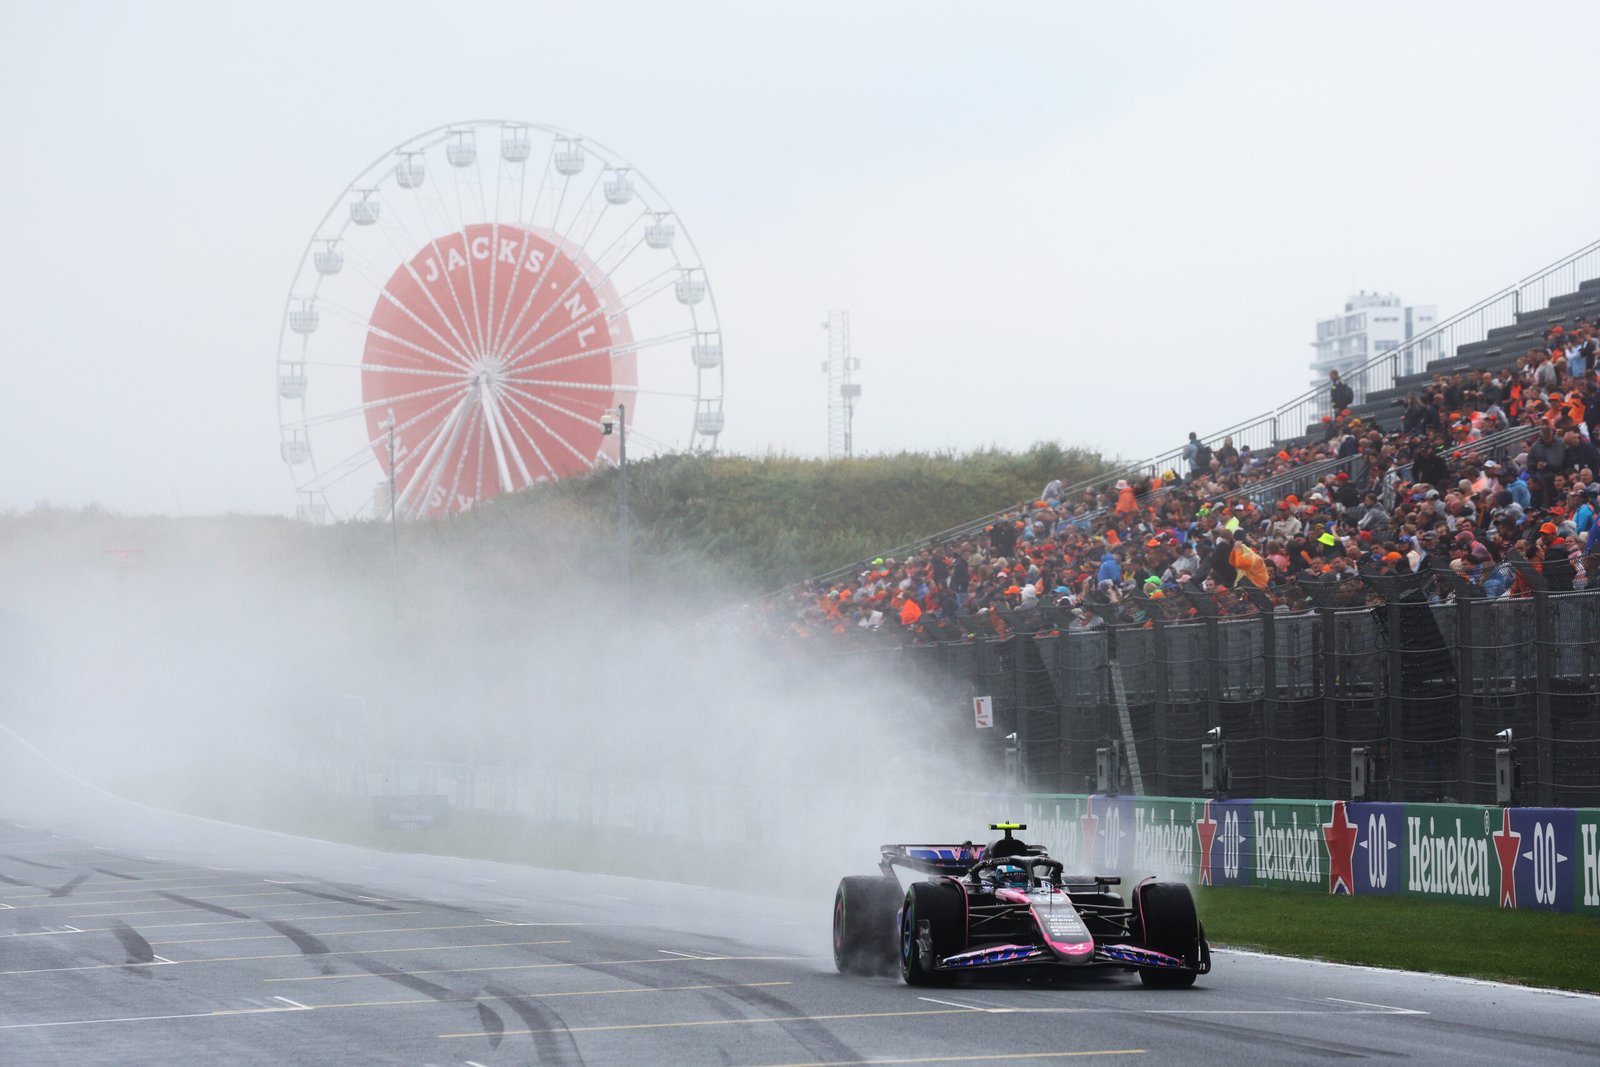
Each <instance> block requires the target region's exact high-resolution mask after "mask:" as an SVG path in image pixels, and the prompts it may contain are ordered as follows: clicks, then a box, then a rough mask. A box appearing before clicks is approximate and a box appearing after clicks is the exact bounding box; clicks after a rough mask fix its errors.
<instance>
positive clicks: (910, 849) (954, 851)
mask: <svg viewBox="0 0 1600 1067" xmlns="http://www.w3.org/2000/svg"><path fill="white" fill-rule="evenodd" d="M879 852H880V857H879V860H878V867H879V869H880V870H882V871H883V873H884V874H885V875H887V876H893V874H894V869H895V868H896V867H903V868H905V869H906V870H910V871H916V872H917V873H919V874H928V875H935V876H937V875H942V874H948V875H951V876H953V877H956V878H959V877H961V876H962V875H964V874H966V873H967V872H968V871H970V870H972V868H973V867H975V866H977V864H978V863H980V862H981V861H982V860H983V855H984V846H983V845H975V844H973V843H972V842H971V841H963V842H962V843H961V844H959V845H907V844H897V845H883V846H882V847H881V848H880V849H879ZM1027 856H1038V857H1043V858H1048V857H1049V853H1048V852H1047V851H1046V850H1045V848H1044V847H1043V846H1042V845H1029V846H1028V851H1027V852H1026V853H1019V854H1018V858H1019V859H1021V858H1024V857H1027ZM1060 884H1062V885H1065V886H1090V885H1092V886H1096V887H1099V888H1104V887H1107V886H1114V885H1121V884H1122V879H1121V878H1120V877H1118V876H1117V875H1114V874H1063V875H1062V876H1061V883H1060Z"/></svg>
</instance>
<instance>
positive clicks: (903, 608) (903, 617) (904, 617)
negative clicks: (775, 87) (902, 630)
mask: <svg viewBox="0 0 1600 1067" xmlns="http://www.w3.org/2000/svg"><path fill="white" fill-rule="evenodd" d="M920 618H922V609H921V608H920V607H918V606H917V602H916V601H915V600H913V599H911V598H910V597H906V602H905V603H904V604H901V605H900V625H901V626H910V625H911V624H912V623H914V622H916V621H917V620H918V619H920Z"/></svg>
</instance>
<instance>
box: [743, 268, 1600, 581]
mask: <svg viewBox="0 0 1600 1067" xmlns="http://www.w3.org/2000/svg"><path fill="white" fill-rule="evenodd" d="M1577 316H1585V317H1591V318H1592V317H1600V241H1595V242H1592V243H1590V244H1587V245H1585V246H1583V247H1582V248H1580V249H1578V250H1577V251H1576V252H1573V253H1571V254H1570V255H1567V256H1564V257H1562V258H1561V259H1559V260H1557V261H1556V262H1554V263H1552V264H1550V265H1549V266H1547V267H1544V268H1542V269H1540V270H1537V271H1535V272H1534V273H1532V274H1530V275H1528V276H1527V277H1526V278H1523V279H1522V280H1521V281H1519V282H1516V283H1514V284H1512V285H1509V286H1507V287H1506V288H1504V289H1501V290H1500V291H1498V292H1496V293H1493V294H1492V295H1490V296H1487V297H1485V298H1484V299H1482V300H1480V301H1478V302H1477V303H1476V304H1474V305H1472V306H1471V307H1469V308H1467V309H1466V310H1465V311H1462V312H1460V313H1459V314H1457V315H1454V316H1452V317H1451V318H1448V319H1445V320H1444V321H1443V322H1440V323H1439V324H1438V325H1436V326H1434V327H1433V328H1432V329H1430V330H1427V331H1425V332H1423V333H1419V334H1417V335H1416V336H1415V337H1413V338H1411V339H1410V340H1408V341H1406V342H1405V343H1404V344H1402V345H1400V346H1399V347H1397V348H1393V349H1390V350H1389V351H1387V352H1383V353H1380V354H1378V355H1376V356H1374V357H1373V358H1372V359H1370V360H1368V361H1367V362H1366V363H1364V364H1362V365H1361V366H1359V367H1357V368H1355V369H1354V370H1351V371H1349V372H1348V373H1346V374H1344V375H1343V379H1344V381H1345V382H1346V383H1348V384H1349V385H1350V388H1351V390H1352V391H1353V392H1354V393H1355V398H1356V399H1355V403H1354V404H1353V405H1352V407H1351V411H1352V413H1353V414H1356V415H1358V416H1361V415H1371V414H1372V413H1373V412H1378V411H1383V410H1385V409H1390V410H1395V411H1397V409H1392V408H1391V405H1392V403H1393V401H1395V400H1398V399H1403V398H1404V396H1405V393H1406V392H1407V390H1408V389H1409V388H1412V387H1414V386H1416V385H1419V384H1421V383H1423V382H1425V381H1427V380H1428V379H1429V378H1430V377H1431V376H1432V375H1433V374H1435V373H1453V372H1455V371H1458V370H1466V369H1469V368H1485V369H1490V368H1498V367H1504V366H1508V365H1510V364H1511V363H1513V362H1515V361H1516V359H1517V357H1518V356H1520V355H1522V354H1523V353H1524V352H1526V351H1527V350H1528V349H1529V348H1530V347H1538V346H1539V344H1540V342H1541V339H1542V337H1543V334H1544V331H1545V329H1546V328H1547V327H1548V326H1550V325H1554V324H1560V323H1566V322H1570V321H1571V320H1572V319H1573V318H1574V317H1577ZM1328 407H1329V401H1328V386H1327V385H1326V384H1325V383H1324V384H1319V385H1318V386H1316V387H1315V388H1313V389H1310V390H1308V391H1307V392H1305V393H1302V394H1301V395H1299V396H1297V397H1295V398H1293V399H1292V400H1289V401H1288V402H1287V403H1284V404H1280V405H1278V406H1277V407H1275V408H1272V409H1271V410H1269V411H1266V412H1264V413H1262V414H1260V415H1256V416H1254V417H1253V418H1249V419H1245V420H1244V421H1242V422H1238V423H1235V424H1234V425H1232V426H1228V427H1225V428H1224V429H1221V430H1218V431H1216V432H1215V433H1210V434H1205V435H1202V436H1201V440H1203V441H1205V442H1206V443H1207V444H1210V445H1212V446H1213V447H1215V446H1217V445H1219V444H1220V443H1221V442H1222V439H1223V438H1224V437H1232V438H1233V441H1234V444H1235V446H1237V447H1241V448H1242V447H1244V446H1245V445H1249V446H1250V449H1251V450H1252V451H1253V452H1257V453H1260V452H1262V451H1267V452H1276V451H1277V450H1278V449H1279V448H1280V447H1282V446H1283V445H1285V444H1300V443H1304V442H1306V441H1307V440H1309V439H1310V435H1311V434H1312V433H1314V432H1315V430H1316V429H1317V428H1318V426H1319V423H1320V421H1321V419H1322V416H1323V415H1326V414H1328V413H1329V410H1328ZM1528 436H1529V431H1528V430H1527V429H1526V428H1525V427H1515V426H1514V427H1510V428H1508V429H1506V430H1502V431H1499V432H1498V433H1496V434H1493V435H1491V436H1489V437H1486V438H1485V439H1484V440H1482V441H1479V442H1475V443H1474V445H1473V447H1474V449H1475V450H1477V451H1480V452H1484V453H1485V454H1486V455H1488V454H1496V455H1498V454H1503V453H1505V451H1506V450H1507V449H1512V448H1515V447H1516V446H1518V445H1520V444H1521V443H1522V442H1523V441H1525V440H1527V438H1528ZM1348 462H1349V461H1348V460H1328V461H1324V462H1322V463H1319V464H1313V465H1310V466H1308V467H1305V468H1301V469H1297V470H1294V471H1291V472H1288V473H1287V474H1284V475H1282V476H1279V477H1278V478H1274V479H1271V480H1268V481H1263V482H1260V483H1257V484H1255V485H1252V486H1251V487H1250V490H1249V494H1250V495H1251V496H1253V497H1257V499H1258V500H1260V501H1262V502H1265V501H1266V500H1268V499H1269V497H1267V496H1263V495H1261V494H1264V493H1270V492H1273V491H1276V492H1277V493H1278V495H1280V496H1281V495H1282V494H1283V493H1285V492H1296V491H1298V490H1299V489H1300V488H1306V487H1309V486H1310V485H1313V484H1315V482H1316V480H1317V479H1318V478H1319V477H1320V476H1321V475H1323V474H1325V473H1327V472H1328V471H1331V470H1337V469H1338V468H1339V467H1340V465H1341V464H1345V463H1348ZM1186 467H1187V464H1185V463H1184V460H1183V446H1182V444H1179V445H1178V446H1176V447H1173V448H1169V449H1167V450H1165V451H1162V452H1158V453H1156V454H1155V455H1153V456H1150V457H1148V458H1146V459H1141V460H1139V461H1137V462H1134V463H1127V464H1124V465H1122V466H1120V467H1117V468H1116V469H1114V470H1110V471H1107V472H1105V473H1103V474H1100V475H1098V476H1096V477H1095V478H1093V479H1090V480H1088V481H1084V482H1080V483H1078V484H1075V485H1071V486H1068V487H1066V488H1065V489H1063V490H1062V492H1061V499H1062V500H1066V501H1073V500H1076V499H1079V498H1081V496H1082V495H1083V493H1084V492H1085V491H1087V490H1090V489H1096V488H1099V487H1103V486H1106V485H1109V484H1112V483H1114V482H1115V481H1116V480H1117V479H1121V478H1126V479H1128V480H1130V481H1133V480H1140V479H1144V478H1148V477H1160V476H1162V475H1163V474H1165V473H1166V472H1167V471H1175V472H1178V473H1183V472H1184V471H1185V470H1186ZM1014 509H1015V505H1013V506H1012V507H1011V508H1007V509H1006V510H1004V511H998V512H994V513H992V514H989V515H985V516H983V517H982V518H978V519H973V520H972V521H970V522H965V523H962V524H961V525H959V526H953V527H951V528H950V529H948V530H942V531H940V532H938V533H933V534H929V535H928V536H926V537H922V538H918V539H917V540H916V541H913V542H910V543H907V544H904V545H897V546H895V547H894V548H890V549H887V550H884V551H882V552H879V553H877V555H880V556H889V557H894V558H896V559H904V558H905V556H907V555H908V554H913V553H915V552H916V551H917V550H919V549H920V548H922V547H923V546H924V545H927V544H929V543H930V542H937V543H941V544H942V543H944V542H947V541H951V540H956V539H959V538H963V537H972V536H975V535H977V534H979V533H981V532H982V531H983V530H984V528H985V527H987V526H989V525H990V524H992V523H994V522H996V521H998V520H1000V519H1002V518H1004V517H1005V516H1006V515H1007V514H1008V513H1009V512H1010V511H1012V510H1014ZM1093 514H1096V515H1097V514H1099V512H1094V513H1093ZM1088 517H1092V516H1085V515H1078V516H1077V518H1078V519H1079V521H1083V520H1084V519H1085V518H1088ZM857 567H858V563H851V564H847V565H845V566H842V567H839V568H837V569H835V570H832V571H829V572H827V573H825V574H820V575H817V576H815V577H814V578H812V579H811V580H812V581H813V582H829V581H836V580H838V579H841V578H844V577H845V576H847V575H849V574H851V573H853V572H854V570H856V569H857ZM794 588H797V587H795V586H791V587H788V588H786V589H782V590H775V591H773V592H772V593H769V594H768V596H776V595H780V594H784V593H788V592H790V591H792V590H793V589H794Z"/></svg>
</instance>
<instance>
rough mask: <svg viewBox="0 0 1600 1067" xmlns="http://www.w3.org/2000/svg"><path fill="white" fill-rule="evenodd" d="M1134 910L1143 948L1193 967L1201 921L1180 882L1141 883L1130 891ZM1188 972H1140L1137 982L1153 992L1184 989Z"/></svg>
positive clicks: (1191, 980) (1191, 979)
mask: <svg viewBox="0 0 1600 1067" xmlns="http://www.w3.org/2000/svg"><path fill="white" fill-rule="evenodd" d="M1133 910H1134V914H1135V915H1136V916H1137V919H1138V925H1139V930H1140V936H1141V938H1142V940H1143V943H1144V946H1145V947H1146V948H1153V949H1155V950H1156V951H1157V952H1164V953H1166V954H1167V955H1168V956H1177V957H1178V958H1179V959H1183V960H1186V961H1188V962H1189V964H1190V965H1191V966H1193V965H1194V964H1195V963H1196V962H1197V961H1198V959H1199V948H1200V920H1199V918H1198V916H1196V915H1195V910H1194V895H1193V894H1192V893H1190V892H1189V887H1188V886H1186V885H1184V884H1183V883H1182V882H1144V883H1142V884H1141V885H1139V886H1137V887H1136V888H1135V889H1134V891H1133ZM1194 980H1195V972H1194V971H1191V970H1182V971H1163V970H1141V971H1140V972H1139V981H1141V982H1143V983H1144V984H1145V985H1147V986H1149V987H1150V988H1152V989H1187V988H1189V987H1190V986H1192V985H1194Z"/></svg>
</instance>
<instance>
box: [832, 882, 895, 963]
mask: <svg viewBox="0 0 1600 1067" xmlns="http://www.w3.org/2000/svg"><path fill="white" fill-rule="evenodd" d="M899 906H900V883H899V882H897V881H895V880H894V879H892V878H885V877H883V876H882V875H878V876H854V875H852V876H851V877H849V878H845V879H842V880H841V881H840V882H839V891H838V892H837V893H835V894H834V896H833V965H834V966H835V967H837V968H839V973H840V974H885V973H889V972H891V971H892V969H893V967H894V959H895V950H896V949H897V948H898V942H897V939H896V934H897V931H896V928H895V923H894V916H895V911H896V910H897V909H898V908H899Z"/></svg>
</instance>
